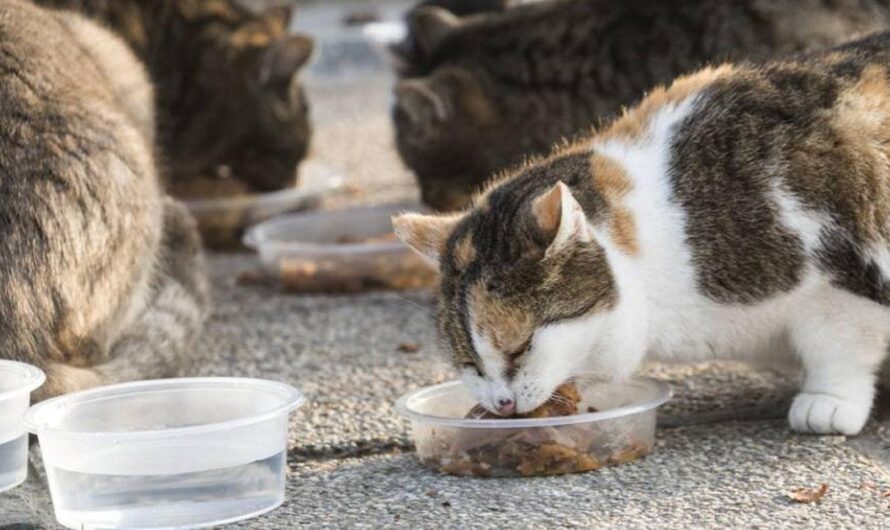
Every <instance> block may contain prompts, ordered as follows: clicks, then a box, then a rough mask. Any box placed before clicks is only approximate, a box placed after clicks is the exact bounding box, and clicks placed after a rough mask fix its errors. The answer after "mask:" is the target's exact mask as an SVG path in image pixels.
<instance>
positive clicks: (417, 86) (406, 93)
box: [395, 79, 450, 125]
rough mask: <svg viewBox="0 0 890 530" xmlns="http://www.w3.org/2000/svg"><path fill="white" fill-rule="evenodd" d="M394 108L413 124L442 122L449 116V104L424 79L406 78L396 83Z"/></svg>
mask: <svg viewBox="0 0 890 530" xmlns="http://www.w3.org/2000/svg"><path fill="white" fill-rule="evenodd" d="M395 95H396V102H395V104H396V108H398V109H399V110H401V111H402V112H403V113H404V115H405V116H406V117H407V118H408V120H410V121H411V123H413V124H415V125H423V124H429V123H435V122H444V121H445V120H447V119H448V117H449V114H450V113H449V104H448V101H446V99H445V98H444V97H442V95H441V94H440V93H439V92H438V91H436V90H435V89H434V88H433V87H432V86H431V85H430V83H429V82H427V81H426V80H424V79H407V80H405V81H400V82H399V84H398V85H396V89H395Z"/></svg>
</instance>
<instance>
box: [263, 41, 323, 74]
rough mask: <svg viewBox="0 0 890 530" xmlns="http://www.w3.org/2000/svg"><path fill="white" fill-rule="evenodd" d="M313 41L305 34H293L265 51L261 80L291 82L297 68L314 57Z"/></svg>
mask: <svg viewBox="0 0 890 530" xmlns="http://www.w3.org/2000/svg"><path fill="white" fill-rule="evenodd" d="M313 49H314V44H313V41H312V39H311V38H310V37H307V36H305V35H299V34H298V35H291V36H289V37H288V38H287V39H285V40H283V41H281V42H279V43H276V44H273V45H272V46H271V47H269V48H268V49H266V51H264V52H263V58H262V64H261V67H260V81H262V82H263V83H264V84H280V83H286V84H287V85H289V84H290V80H291V78H292V77H293V76H294V74H295V73H297V70H299V69H300V68H302V67H303V65H305V64H306V63H307V62H308V61H309V59H310V58H311V57H312V51H313Z"/></svg>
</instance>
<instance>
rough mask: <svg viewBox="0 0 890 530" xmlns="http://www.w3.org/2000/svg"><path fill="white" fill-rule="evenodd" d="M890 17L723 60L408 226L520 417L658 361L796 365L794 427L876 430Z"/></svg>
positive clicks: (886, 247) (883, 348)
mask: <svg viewBox="0 0 890 530" xmlns="http://www.w3.org/2000/svg"><path fill="white" fill-rule="evenodd" d="M888 68H890V34H888V33H884V34H879V35H875V36H872V37H869V38H866V39H863V40H859V41H854V42H852V43H849V44H846V45H843V46H840V47H837V48H834V49H831V50H829V51H825V52H820V53H814V54H808V55H802V56H799V57H797V58H794V59H788V60H777V61H773V62H769V63H765V64H762V65H752V64H745V63H740V64H735V65H733V64H725V65H722V66H719V67H714V68H706V69H704V70H701V71H699V72H697V73H694V74H691V75H689V76H685V77H681V78H678V79H677V80H675V81H674V82H673V83H672V84H671V85H669V86H667V87H662V88H657V89H655V90H653V91H652V92H651V93H649V94H648V95H647V96H646V97H645V98H644V99H643V100H642V102H641V103H640V104H639V105H638V106H637V107H635V108H633V109H630V110H628V111H626V112H625V113H624V114H623V115H622V116H621V117H619V118H618V119H616V120H615V121H614V122H612V123H611V124H609V125H607V126H605V127H603V128H602V129H601V130H599V131H597V132H594V133H593V134H591V135H589V136H588V137H585V138H582V139H579V140H578V141H576V142H574V143H571V144H569V145H566V146H564V147H562V148H560V149H557V150H556V151H555V152H553V153H552V154H550V155H549V156H547V157H542V158H538V159H535V160H532V161H530V162H528V163H526V164H525V165H524V166H523V167H521V168H519V169H517V170H515V171H513V172H511V173H509V174H507V175H506V176H504V177H503V178H501V179H499V180H497V181H496V182H494V183H493V184H491V185H490V186H489V187H488V188H487V189H486V190H485V191H484V192H482V193H481V194H480V195H479V196H478V197H477V198H476V199H475V202H474V206H473V207H472V208H471V209H469V210H467V211H465V212H460V213H454V214H450V215H440V216H430V215H421V214H405V215H402V216H400V217H397V218H395V219H394V226H395V230H396V234H397V235H398V236H399V237H400V238H401V239H402V240H403V241H405V242H406V243H407V244H408V245H410V246H411V247H412V248H414V249H415V250H416V251H417V252H419V253H420V254H421V255H422V256H424V257H426V258H427V259H428V260H429V262H430V263H431V264H433V265H434V266H436V267H438V269H439V271H440V273H441V293H440V294H441V296H440V302H439V315H438V322H439V328H440V332H441V334H442V335H443V337H444V338H445V339H446V340H447V343H448V344H449V345H450V347H451V350H452V354H453V361H454V364H455V365H456V366H457V367H458V369H459V370H460V372H461V375H462V378H463V380H464V381H465V382H466V384H467V385H468V386H469V388H470V389H471V391H472V393H473V395H474V397H475V398H476V399H477V400H478V401H479V403H480V404H482V405H483V406H484V407H485V408H486V409H488V410H490V411H492V412H497V413H500V414H502V415H509V414H512V413H514V412H516V413H524V412H528V411H530V410H533V409H535V408H536V407H538V406H539V405H541V404H542V403H544V402H545V401H546V400H547V399H548V398H549V397H550V396H551V394H552V393H553V392H554V390H555V389H556V388H557V387H558V386H559V385H561V384H563V383H564V382H565V381H567V380H570V379H572V378H573V377H574V376H576V375H579V374H581V373H595V374H600V376H601V377H603V378H605V379H622V378H625V377H628V376H629V375H631V374H632V373H633V372H634V371H635V370H636V369H637V368H638V367H639V366H640V363H641V362H642V361H643V360H644V359H646V358H652V359H656V360H665V361H700V360H707V359H737V360H743V361H748V362H751V363H764V364H768V365H785V364H789V363H790V364H792V365H793V366H796V367H799V368H800V369H801V371H802V375H803V382H802V388H801V390H800V393H799V394H798V395H797V396H796V398H795V399H794V401H793V404H792V405H791V408H790V411H789V413H788V420H789V423H790V425H791V428H792V429H794V430H795V431H798V432H808V433H822V434H827V433H841V434H856V433H858V432H860V430H861V429H862V428H863V426H864V425H865V422H866V420H867V419H868V416H869V412H870V409H871V407H872V401H873V398H874V394H875V383H876V378H877V374H878V372H879V370H880V369H881V366H882V363H883V362H885V359H886V357H887V347H888V340H890V307H888V306H890V147H888V146H890V69H888Z"/></svg>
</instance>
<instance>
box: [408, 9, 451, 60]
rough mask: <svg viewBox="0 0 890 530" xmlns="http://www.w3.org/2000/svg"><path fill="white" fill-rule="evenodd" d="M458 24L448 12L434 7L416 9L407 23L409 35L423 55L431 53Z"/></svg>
mask: <svg viewBox="0 0 890 530" xmlns="http://www.w3.org/2000/svg"><path fill="white" fill-rule="evenodd" d="M460 23H461V22H460V19H459V18H458V17H456V16H454V15H453V14H452V13H451V12H450V11H447V10H445V9H442V8H441V7H436V6H423V7H421V8H419V9H417V10H416V11H415V12H414V13H413V14H412V15H411V20H410V22H409V24H410V26H411V33H412V35H414V38H415V39H416V40H417V43H418V44H419V45H420V47H421V49H422V50H423V52H424V53H425V54H430V53H432V52H433V50H435V49H436V48H437V47H438V46H439V44H441V43H442V41H444V40H445V38H446V37H447V36H448V35H449V34H451V32H453V31H454V30H455V29H457V28H458V27H459V26H460Z"/></svg>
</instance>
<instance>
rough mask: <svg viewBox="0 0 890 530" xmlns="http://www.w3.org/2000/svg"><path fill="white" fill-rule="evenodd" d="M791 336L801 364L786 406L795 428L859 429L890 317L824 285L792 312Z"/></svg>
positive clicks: (837, 431)
mask: <svg viewBox="0 0 890 530" xmlns="http://www.w3.org/2000/svg"><path fill="white" fill-rule="evenodd" d="M793 320H794V323H793V325H792V329H791V338H792V342H793V344H794V347H795V349H796V351H797V353H798V355H799V356H800V359H801V362H802V364H803V368H804V376H805V378H804V382H803V388H802V389H801V392H800V393H799V394H798V395H797V397H795V399H794V401H793V403H792V404H791V409H790V410H789V412H788V422H789V423H790V425H791V428H792V429H794V430H795V431H797V432H803V433H814V434H848V435H852V434H858V433H859V432H860V431H861V430H862V427H863V426H864V425H865V422H866V421H867V420H868V415H869V412H870V411H871V407H872V401H873V399H874V395H875V388H874V385H875V373H876V371H877V369H878V367H879V366H880V364H881V361H882V360H883V358H884V357H885V356H886V348H887V339H888V330H890V318H888V311H887V309H886V308H884V307H881V306H879V305H877V304H875V303H873V302H870V301H868V300H865V299H863V298H859V297H856V296H853V295H851V294H848V293H845V292H841V291H838V290H835V289H825V291H824V292H822V293H820V295H819V296H818V297H816V300H815V301H814V303H812V304H804V306H803V307H801V308H799V309H798V311H797V312H796V315H795V316H794V318H793Z"/></svg>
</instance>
